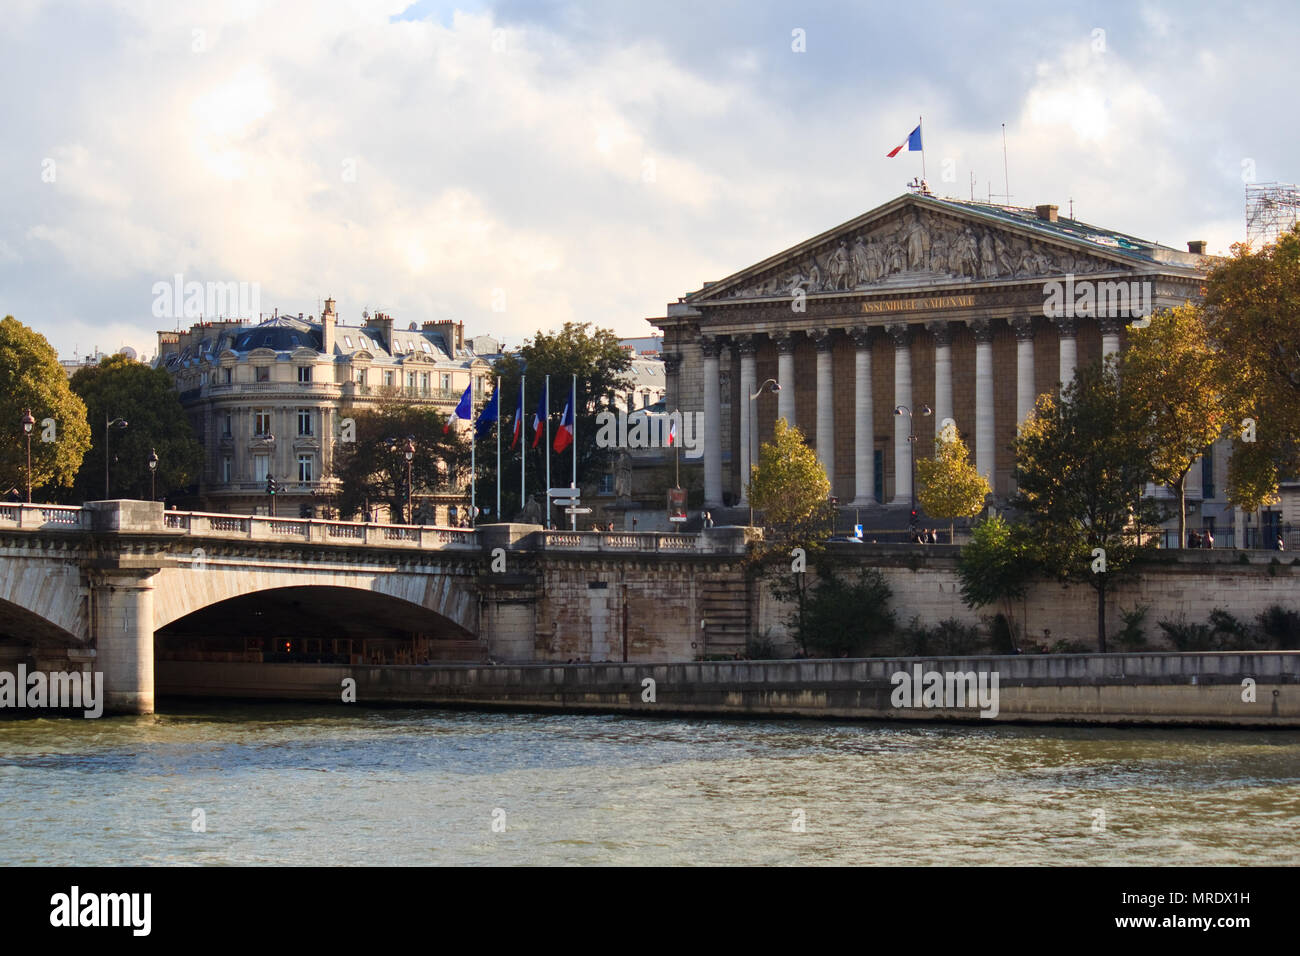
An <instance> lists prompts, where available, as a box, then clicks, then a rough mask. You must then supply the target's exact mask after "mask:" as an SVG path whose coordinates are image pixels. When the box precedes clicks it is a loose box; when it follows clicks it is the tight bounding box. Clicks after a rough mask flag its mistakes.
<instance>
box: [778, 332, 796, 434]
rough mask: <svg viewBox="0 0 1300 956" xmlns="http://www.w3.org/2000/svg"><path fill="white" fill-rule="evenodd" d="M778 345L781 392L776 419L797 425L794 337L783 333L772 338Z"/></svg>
mask: <svg viewBox="0 0 1300 956" xmlns="http://www.w3.org/2000/svg"><path fill="white" fill-rule="evenodd" d="M772 341H773V342H775V343H776V351H777V359H776V380H777V382H778V383H780V385H781V391H779V392H777V393H776V417H777V418H784V419H785V420H786V422H787V423H789V424H791V425H797V424H798V422H796V421H795V420H794V386H795V382H794V335H792V334H791V333H789V332H782V333H780V334H779V335H774V336H772Z"/></svg>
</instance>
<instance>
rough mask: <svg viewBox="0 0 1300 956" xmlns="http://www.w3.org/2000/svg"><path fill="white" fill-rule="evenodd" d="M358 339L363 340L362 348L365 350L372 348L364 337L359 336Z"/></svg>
mask: <svg viewBox="0 0 1300 956" xmlns="http://www.w3.org/2000/svg"><path fill="white" fill-rule="evenodd" d="M357 338H359V339H360V340H361V347H362V348H363V349H368V348H370V343H369V342H368V341H366V337H365V336H364V335H359V336H357Z"/></svg>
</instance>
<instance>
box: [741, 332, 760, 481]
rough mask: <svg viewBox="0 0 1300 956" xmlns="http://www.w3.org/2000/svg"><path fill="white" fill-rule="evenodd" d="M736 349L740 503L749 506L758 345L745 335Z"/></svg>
mask: <svg viewBox="0 0 1300 956" xmlns="http://www.w3.org/2000/svg"><path fill="white" fill-rule="evenodd" d="M736 348H737V350H738V351H739V352H740V503H741V504H742V505H747V504H749V492H748V490H747V487H746V486H747V485H748V484H749V456H750V453H751V451H752V448H751V446H752V445H753V443H754V435H753V432H752V431H751V430H750V428H751V426H752V425H755V424H756V420H755V418H754V416H755V414H756V410H755V408H754V402H753V401H752V400H751V399H750V396H751V395H753V394H754V389H756V388H757V387H758V383H757V381H756V379H757V378H758V374H757V370H756V368H755V364H754V355H755V353H756V352H757V351H758V345H757V344H756V343H755V341H754V337H753V336H752V335H743V336H740V337H739V338H738V339H737V340H736Z"/></svg>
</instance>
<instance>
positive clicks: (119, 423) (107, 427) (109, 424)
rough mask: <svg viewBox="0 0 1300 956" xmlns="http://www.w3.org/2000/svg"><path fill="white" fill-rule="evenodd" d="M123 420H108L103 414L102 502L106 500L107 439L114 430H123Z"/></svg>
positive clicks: (107, 486)
mask: <svg viewBox="0 0 1300 956" xmlns="http://www.w3.org/2000/svg"><path fill="white" fill-rule="evenodd" d="M126 424H127V423H126V419H125V418H114V419H112V420H111V421H110V420H109V417H108V413H107V412H105V413H104V500H105V501H107V500H108V488H109V484H108V463H109V461H110V460H111V459H110V458H109V455H108V438H109V435H110V434H111V433H112V431H113V429H114V428H125V427H126Z"/></svg>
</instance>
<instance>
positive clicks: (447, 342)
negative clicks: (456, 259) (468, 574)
mask: <svg viewBox="0 0 1300 956" xmlns="http://www.w3.org/2000/svg"><path fill="white" fill-rule="evenodd" d="M362 318H363V323H362V324H360V325H344V324H343V323H342V322H341V320H340V317H339V314H338V312H337V311H336V310H335V302H334V300H333V299H326V300H325V309H324V311H323V312H322V313H321V316H320V319H319V320H316V319H315V318H314V317H308V318H306V319H304V318H303V317H302V315H301V314H299V315H298V316H296V317H293V316H287V315H278V314H277V315H275V316H272V317H271V318H269V319H265V320H263V321H261V322H258V323H256V324H249V323H246V322H242V321H239V320H233V321H225V322H206V323H199V324H197V325H194V326H193V327H191V328H190V329H188V330H185V331H182V332H173V331H168V332H159V333H158V357H157V359H156V364H157V366H158V367H160V368H164V369H166V370H167V371H168V372H169V373H170V374H171V375H172V377H173V379H174V381H175V384H176V388H177V390H178V391H179V393H180V400H181V405H182V406H183V407H184V409H185V411H186V413H187V414H188V416H189V418H190V421H191V422H192V424H193V425H194V430H195V434H196V435H197V437H198V440H199V442H200V443H201V444H202V445H203V449H204V456H205V461H204V467H203V473H202V475H201V476H200V481H199V488H198V499H197V500H196V501H189V502H185V503H186V504H187V505H191V506H194V507H198V508H201V509H203V510H206V511H217V512H238V513H241V514H250V513H251V514H264V513H266V512H267V511H268V510H269V498H268V496H267V494H266V478H267V475H268V474H269V475H274V476H275V478H276V479H277V481H278V482H279V483H280V487H281V492H280V494H279V495H277V499H276V507H277V512H278V513H279V514H280V515H282V516H291V517H297V516H298V515H299V514H300V513H308V512H311V513H315V512H320V511H330V510H332V504H333V501H332V495H333V493H334V491H335V481H334V479H333V458H334V451H335V445H336V443H337V442H338V441H339V440H340V436H341V428H340V422H341V420H342V419H344V418H346V417H347V416H348V415H350V414H352V413H354V412H356V411H359V410H362V409H366V408H370V407H374V406H375V405H377V404H378V403H379V402H381V401H383V400H385V399H387V398H393V397H396V398H400V399H401V400H403V401H406V402H411V403H418V404H429V405H433V406H435V407H437V408H438V409H439V410H440V411H442V412H444V413H449V412H450V411H451V410H452V409H453V408H455V407H456V403H457V402H458V401H459V400H460V397H461V395H462V394H463V393H464V391H465V388H466V386H468V385H471V384H472V385H473V393H472V396H473V399H474V406H475V409H477V408H478V407H479V406H481V405H482V403H483V402H484V401H485V400H486V399H487V398H488V397H489V396H490V394H491V390H492V385H491V381H490V378H491V366H490V364H489V363H488V362H487V361H486V360H484V359H483V358H482V357H481V356H479V355H477V354H476V353H475V352H474V351H473V350H472V349H471V348H469V347H468V346H467V343H466V341H465V330H464V326H463V324H462V323H459V322H451V321H444V322H425V323H424V324H423V325H421V326H418V327H417V326H416V324H415V323H413V322H412V323H410V324H409V327H408V328H405V329H403V328H399V327H398V324H397V323H396V322H395V320H394V319H393V317H392V316H390V315H385V314H383V313H376V314H375V315H373V316H371V315H368V314H363V316H362ZM461 427H467V425H462V426H461ZM416 498H417V503H421V502H422V503H423V505H424V506H425V509H426V510H427V511H430V512H431V514H430V515H429V518H430V519H431V520H436V521H438V522H448V521H449V520H452V515H453V514H455V513H457V512H456V511H453V510H452V509H453V508H455V509H458V510H459V509H464V507H465V506H466V505H467V504H468V502H467V501H462V499H463V498H464V496H463V495H459V494H450V493H448V494H430V495H424V496H421V495H418V494H417V496H416ZM376 517H380V516H378V515H377V516H376ZM383 517H387V516H383Z"/></svg>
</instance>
